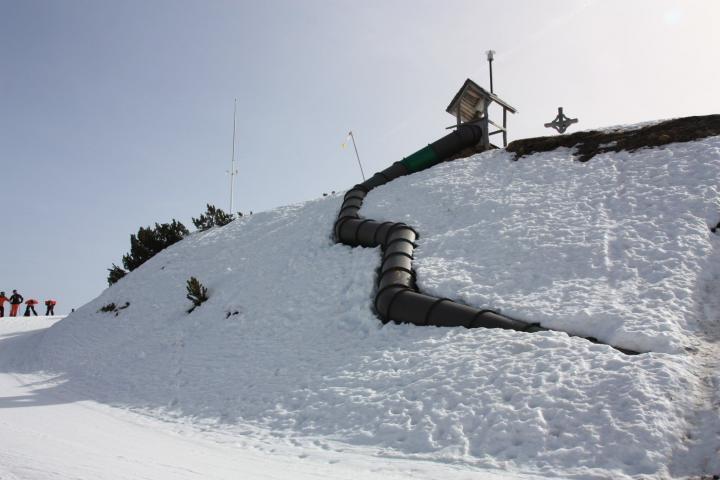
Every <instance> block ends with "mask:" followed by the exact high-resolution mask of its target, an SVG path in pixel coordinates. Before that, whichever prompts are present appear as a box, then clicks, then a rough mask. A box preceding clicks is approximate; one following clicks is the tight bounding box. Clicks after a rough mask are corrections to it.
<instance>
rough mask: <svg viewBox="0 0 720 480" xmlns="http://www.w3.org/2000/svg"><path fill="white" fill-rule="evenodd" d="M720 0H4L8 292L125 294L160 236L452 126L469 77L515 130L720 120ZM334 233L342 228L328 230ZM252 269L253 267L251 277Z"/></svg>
mask: <svg viewBox="0 0 720 480" xmlns="http://www.w3.org/2000/svg"><path fill="white" fill-rule="evenodd" d="M719 18H720V2H717V1H714V0H707V1H705V0H703V1H692V0H690V1H670V0H667V1H665V0H647V1H640V0H638V1H632V2H629V1H624V0H623V1H612V0H603V1H583V0H578V1H560V0H558V1H543V2H537V1H535V0H526V1H509V2H497V1H479V0H471V1H460V0H456V1H445V2H438V1H415V0H405V1H380V0H372V1H360V2H358V1H330V0H327V1H300V0H292V1H280V0H278V1H273V0H269V1H259V0H257V1H235V2H229V1H228V2H223V1H200V0H198V1H162V0H153V1H144V0H143V1H134V0H130V1H125V0H123V1H115V2H110V1H102V0H101V1H95V0H93V1H89V0H88V1H76V0H66V1H57V0H48V1H40V0H0V172H1V173H0V182H1V183H0V200H1V201H2V212H3V215H2V217H1V221H2V224H1V227H0V253H2V259H1V260H0V289H2V290H5V291H9V290H11V289H13V288H17V289H18V290H20V291H21V292H22V293H24V294H25V295H26V296H35V297H38V298H40V299H41V300H42V299H44V298H47V297H50V296H52V297H55V298H57V299H58V300H59V308H58V310H59V311H61V312H64V311H69V309H70V308H71V307H79V306H80V305H81V304H83V303H85V302H86V301H88V300H90V299H91V298H93V297H94V296H95V295H97V294H98V293H99V292H100V291H102V290H103V289H104V288H105V287H106V281H105V279H106V275H107V272H106V268H107V267H109V266H110V265H111V264H112V263H113V262H115V263H118V264H120V259H121V256H122V254H123V253H124V252H126V251H127V250H128V249H129V235H130V234H131V233H134V232H135V231H137V228H138V227H139V226H144V225H149V224H151V223H154V222H156V221H158V222H165V221H169V220H170V219H171V218H177V219H179V220H181V221H182V222H184V223H185V224H186V225H187V226H189V227H190V226H191V221H190V217H191V216H193V215H195V216H197V215H198V214H199V213H201V211H203V210H204V206H205V204H206V203H208V202H210V203H214V204H216V205H218V206H221V207H223V208H226V209H227V206H228V190H229V186H228V177H227V176H226V175H225V171H226V170H227V169H228V168H229V163H230V151H231V146H232V104H233V98H235V97H237V98H238V107H239V115H238V129H237V131H238V139H237V145H238V149H237V161H238V168H239V170H240V174H239V178H238V180H237V184H236V192H237V195H236V200H235V205H236V207H237V208H238V209H239V210H242V211H245V212H247V211H249V210H254V211H260V210H265V209H269V208H273V207H275V206H279V205H283V204H288V203H293V202H298V201H302V200H307V199H310V198H314V197H317V196H320V195H321V193H322V192H328V191H330V190H342V189H345V188H348V187H349V186H351V185H353V184H354V183H357V182H358V181H359V173H358V170H357V165H356V163H355V160H354V158H353V157H352V156H351V151H348V150H343V149H341V148H340V144H341V143H342V141H343V139H344V137H345V134H346V132H347V131H348V129H353V131H354V132H355V133H356V135H357V140H358V147H359V149H360V154H361V156H362V158H363V162H364V164H365V169H366V172H368V173H372V172H374V171H377V170H379V169H382V168H384V167H386V166H387V165H389V164H390V163H391V162H393V161H395V160H398V159H399V158H401V157H403V156H405V155H407V154H409V153H411V152H412V151H414V150H416V149H418V148H419V147H422V146H424V145H426V144H427V143H429V142H431V141H433V140H435V139H436V138H438V137H440V136H442V135H443V134H444V133H445V131H444V127H445V126H447V125H450V124H451V123H452V118H451V117H450V116H448V115H447V114H446V113H444V109H445V107H446V106H447V103H448V102H449V100H450V99H451V97H452V96H453V94H454V93H455V91H456V90H457V88H459V86H460V84H461V83H462V81H463V80H464V79H465V78H467V77H471V78H473V79H475V80H476V81H478V82H479V83H481V84H484V85H487V83H488V82H487V65H486V62H485V60H484V51H485V50H487V49H490V48H492V49H494V50H496V52H497V54H496V61H495V63H494V69H495V90H496V93H498V94H499V95H500V96H501V97H503V98H504V99H505V100H507V101H508V102H509V103H510V104H512V105H514V106H515V107H517V108H518V110H519V114H518V115H516V116H514V117H512V118H511V119H510V137H511V139H512V138H522V137H527V136H537V135H544V134H548V133H549V132H548V131H547V130H546V129H544V128H543V126H542V124H543V123H544V122H547V121H549V120H551V119H552V118H553V116H554V115H555V112H556V109H557V107H558V106H561V105H562V106H564V107H565V111H566V113H568V114H569V115H571V116H576V117H579V118H580V124H579V125H577V126H576V129H579V128H592V127H598V126H606V125H615V124H621V123H631V122H639V121H646V120H653V119H658V118H668V117H675V116H685V115H697V114H708V113H718V112H720V95H718V85H719V84H720V66H719V63H720V62H718V61H717V60H718V47H719V46H720V33H718V32H719V31H720V29H718V28H717V21H718V19H719ZM330 228H331V226H330V225H328V229H330ZM249 274H251V273H250V272H249Z"/></svg>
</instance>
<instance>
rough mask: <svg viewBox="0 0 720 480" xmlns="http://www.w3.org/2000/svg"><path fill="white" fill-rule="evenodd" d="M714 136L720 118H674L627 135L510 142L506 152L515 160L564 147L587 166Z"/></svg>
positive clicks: (719, 129)
mask: <svg viewBox="0 0 720 480" xmlns="http://www.w3.org/2000/svg"><path fill="white" fill-rule="evenodd" d="M716 135H720V115H705V116H700V117H684V118H676V119H673V120H667V121H665V122H660V123H656V124H655V125H649V126H647V127H641V128H638V129H636V130H630V131H627V130H626V131H622V130H621V131H598V130H590V131H587V132H577V133H571V134H569V135H556V136H552V137H536V138H526V139H523V140H515V141H514V142H511V143H510V144H509V145H508V146H507V151H509V152H512V153H514V154H515V160H517V159H519V158H520V157H522V156H524V155H530V154H532V153H539V152H548V151H550V150H555V149H556V148H559V147H567V148H574V149H575V154H576V155H577V159H578V160H579V161H581V162H587V161H588V160H590V159H591V158H592V157H594V156H595V155H597V154H599V153H605V152H619V151H621V150H627V151H630V152H632V151H634V150H637V149H639V148H644V147H658V146H660V145H666V144H668V143H675V142H690V141H692V140H697V139H699V138H706V137H714V136H716Z"/></svg>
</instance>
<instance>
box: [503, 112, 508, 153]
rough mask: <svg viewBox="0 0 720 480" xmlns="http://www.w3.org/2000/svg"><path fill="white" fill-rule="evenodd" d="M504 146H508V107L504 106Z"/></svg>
mask: <svg viewBox="0 0 720 480" xmlns="http://www.w3.org/2000/svg"><path fill="white" fill-rule="evenodd" d="M503 147H507V108H505V107H503Z"/></svg>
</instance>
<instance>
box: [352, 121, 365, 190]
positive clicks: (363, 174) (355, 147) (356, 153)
mask: <svg viewBox="0 0 720 480" xmlns="http://www.w3.org/2000/svg"><path fill="white" fill-rule="evenodd" d="M350 138H352V142H353V148H354V149H355V157H356V158H357V161H358V165H359V166H360V175H362V179H363V182H364V181H365V172H363V168H362V163H360V155H359V154H358V151H357V145H355V135H353V133H352V130H350Z"/></svg>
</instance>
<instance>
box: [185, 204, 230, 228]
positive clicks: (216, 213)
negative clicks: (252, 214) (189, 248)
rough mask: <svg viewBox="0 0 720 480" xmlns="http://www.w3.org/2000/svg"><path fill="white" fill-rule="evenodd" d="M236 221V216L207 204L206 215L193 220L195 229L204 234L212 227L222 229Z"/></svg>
mask: <svg viewBox="0 0 720 480" xmlns="http://www.w3.org/2000/svg"><path fill="white" fill-rule="evenodd" d="M233 220H235V215H234V214H232V213H225V212H224V211H223V210H222V209H221V208H217V207H216V206H215V205H210V204H209V203H208V204H207V210H206V211H205V213H203V214H202V215H200V217H199V218H194V217H193V219H192V222H193V224H194V225H195V228H197V229H198V230H199V231H201V232H204V231H205V230H208V229H210V228H212V227H215V226H217V227H222V226H223V225H227V224H228V223H230V222H232V221H233Z"/></svg>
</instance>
